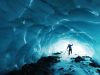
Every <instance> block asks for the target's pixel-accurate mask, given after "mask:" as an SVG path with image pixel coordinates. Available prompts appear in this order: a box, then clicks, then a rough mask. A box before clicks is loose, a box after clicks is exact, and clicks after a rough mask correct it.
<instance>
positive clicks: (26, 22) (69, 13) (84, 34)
mask: <svg viewBox="0 0 100 75" xmlns="http://www.w3.org/2000/svg"><path fill="white" fill-rule="evenodd" d="M99 13H100V1H99V0H84V1H82V0H0V71H5V70H10V69H13V68H19V67H21V66H22V65H23V64H26V63H30V62H32V61H34V62H36V61H37V60H38V59H39V58H40V57H41V56H45V55H48V53H52V51H53V50H49V49H50V48H51V46H52V45H53V44H55V43H57V42H58V41H60V40H64V41H66V42H67V41H68V40H71V42H72V43H73V40H76V41H78V43H79V44H80V45H82V46H83V47H84V46H85V47H86V48H88V49H85V50H86V51H90V52H93V53H94V55H93V57H94V58H98V61H99V57H100V54H99V53H100V50H99V48H100V46H99V44H100V35H99V33H100V25H99V24H100V16H99ZM61 46H62V47H64V46H63V44H61ZM56 51H58V50H56Z"/></svg>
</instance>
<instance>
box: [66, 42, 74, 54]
mask: <svg viewBox="0 0 100 75" xmlns="http://www.w3.org/2000/svg"><path fill="white" fill-rule="evenodd" d="M72 46H73V44H68V46H67V49H69V50H68V54H69V55H70V54H72Z"/></svg>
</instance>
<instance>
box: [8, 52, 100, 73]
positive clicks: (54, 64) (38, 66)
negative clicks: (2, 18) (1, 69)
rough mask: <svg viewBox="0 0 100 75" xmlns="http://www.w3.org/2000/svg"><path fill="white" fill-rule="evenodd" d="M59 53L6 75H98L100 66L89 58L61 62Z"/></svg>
mask: <svg viewBox="0 0 100 75" xmlns="http://www.w3.org/2000/svg"><path fill="white" fill-rule="evenodd" d="M60 54H61V53H59V52H58V53H54V54H53V55H52V56H47V57H42V58H41V59H39V60H38V61H37V63H30V64H25V65H23V66H22V68H21V69H19V70H13V71H10V72H9V73H7V74H6V75H100V65H99V64H98V63H97V62H96V61H95V60H93V59H92V58H91V57H89V56H77V57H71V58H69V61H62V60H61V57H60Z"/></svg>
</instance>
